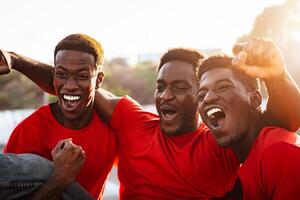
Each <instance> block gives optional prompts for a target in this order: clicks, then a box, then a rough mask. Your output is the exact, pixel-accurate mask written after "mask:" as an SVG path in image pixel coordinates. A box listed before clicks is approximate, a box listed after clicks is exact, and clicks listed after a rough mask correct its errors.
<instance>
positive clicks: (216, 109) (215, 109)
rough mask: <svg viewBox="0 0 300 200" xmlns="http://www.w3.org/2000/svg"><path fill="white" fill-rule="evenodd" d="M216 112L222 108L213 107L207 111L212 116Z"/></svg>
mask: <svg viewBox="0 0 300 200" xmlns="http://www.w3.org/2000/svg"><path fill="white" fill-rule="evenodd" d="M216 112H222V110H221V109H220V108H213V109H210V110H209V111H207V116H208V117H210V116H212V115H213V114H215V113H216Z"/></svg>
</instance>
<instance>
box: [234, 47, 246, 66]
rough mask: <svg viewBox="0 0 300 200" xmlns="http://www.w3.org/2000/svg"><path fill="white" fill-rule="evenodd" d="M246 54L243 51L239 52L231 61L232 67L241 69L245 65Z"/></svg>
mask: <svg viewBox="0 0 300 200" xmlns="http://www.w3.org/2000/svg"><path fill="white" fill-rule="evenodd" d="M246 60H247V54H246V52H245V51H240V52H239V53H238V54H237V55H236V56H235V57H234V58H233V59H232V61H231V63H232V65H233V66H235V67H237V68H243V67H244V65H245V64H246Z"/></svg>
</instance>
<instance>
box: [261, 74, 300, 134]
mask: <svg viewBox="0 0 300 200" xmlns="http://www.w3.org/2000/svg"><path fill="white" fill-rule="evenodd" d="M265 85H266V88H267V91H268V94H269V99H268V103H267V109H266V112H265V115H266V118H267V119H268V121H269V122H270V123H271V124H275V125H278V126H281V127H284V128H286V129H288V130H291V131H296V130H297V129H298V128H299V127H300V90H299V87H297V85H296V83H295V82H294V81H293V79H292V78H291V76H290V75H289V74H288V73H285V75H284V76H280V77H276V78H271V79H269V80H265Z"/></svg>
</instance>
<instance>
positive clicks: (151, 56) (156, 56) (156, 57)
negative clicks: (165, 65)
mask: <svg viewBox="0 0 300 200" xmlns="http://www.w3.org/2000/svg"><path fill="white" fill-rule="evenodd" d="M198 50H199V51H201V52H203V53H205V54H207V55H212V54H217V53H221V49H198ZM162 55H163V53H148V54H139V55H138V59H137V61H138V63H143V62H153V63H159V61H160V58H161V57H162Z"/></svg>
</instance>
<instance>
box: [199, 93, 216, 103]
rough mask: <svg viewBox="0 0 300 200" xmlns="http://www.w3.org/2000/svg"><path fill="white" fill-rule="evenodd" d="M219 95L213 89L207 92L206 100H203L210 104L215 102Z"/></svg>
mask: <svg viewBox="0 0 300 200" xmlns="http://www.w3.org/2000/svg"><path fill="white" fill-rule="evenodd" d="M218 98H219V97H218V95H217V94H216V93H215V92H213V91H208V92H207V93H206V95H205V97H204V100H203V102H204V103H205V104H210V103H213V102H215V101H216V100H218Z"/></svg>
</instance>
